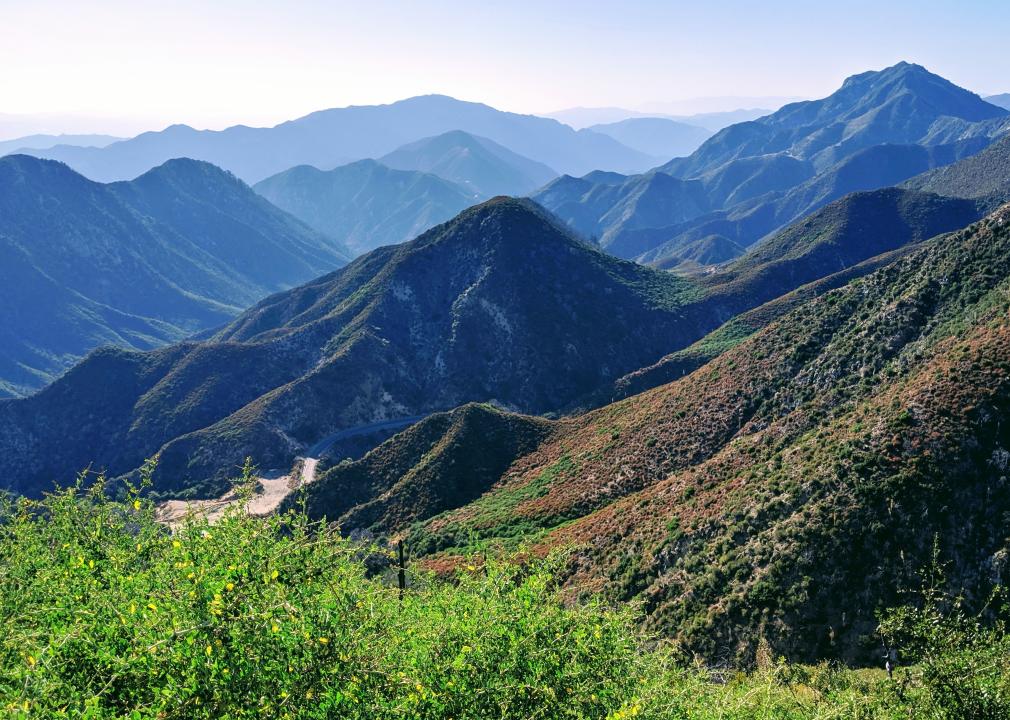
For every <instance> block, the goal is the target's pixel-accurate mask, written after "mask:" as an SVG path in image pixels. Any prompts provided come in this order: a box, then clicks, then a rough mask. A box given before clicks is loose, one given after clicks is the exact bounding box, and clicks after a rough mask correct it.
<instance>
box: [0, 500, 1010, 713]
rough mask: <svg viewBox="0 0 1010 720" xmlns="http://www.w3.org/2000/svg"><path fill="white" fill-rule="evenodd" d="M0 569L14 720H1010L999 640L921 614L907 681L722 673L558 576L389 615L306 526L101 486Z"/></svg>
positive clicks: (35, 523)
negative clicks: (165, 516)
mask: <svg viewBox="0 0 1010 720" xmlns="http://www.w3.org/2000/svg"><path fill="white" fill-rule="evenodd" d="M243 492H247V490H243ZM0 558H3V565H2V566H0V622H2V624H3V628H4V633H3V635H2V636H0V713H2V714H5V715H6V716H7V717H11V718H17V719H19V720H20V719H27V718H43V719H45V720H48V719H49V718H61V717H64V718H86V719H89V720H100V719H102V720H104V719H106V718H128V719H130V720H147V719H154V718H165V719H170V718H180V719H181V718H187V719H189V718H193V719H197V720H199V719H201V718H208V719H209V718H252V717H257V718H292V719H296V718H297V719H302V718H308V719H318V718H350V719H352V720H353V719H355V718H428V719H431V720H435V719H439V720H442V719H447V718H456V719H457V720H459V719H463V718H475V719H476V718H501V719H507V718H516V719H519V718H523V719H525V718H547V719H549V718H599V719H600V720H626V719H627V718H656V719H659V718H664V719H665V718H684V719H689V720H735V719H739V720H745V719H746V720H750V719H752V718H769V719H771V718H775V719H781V720H793V719H797V720H798V719H800V718H803V719H807V718H820V719H824V720H826V719H828V718H837V719H839V720H840V719H842V718H846V719H848V718H865V719H867V720H869V719H871V718H872V719H873V720H877V719H880V718H884V719H886V718H908V717H937V718H954V717H963V718H991V717H1006V716H1007V715H1006V710H1007V707H1008V705H1007V704H1006V703H1007V688H1008V685H1007V682H1006V680H1007V677H1008V672H1007V667H1006V658H1007V657H1008V652H1007V651H1008V644H1007V641H1006V638H1005V635H1004V633H1003V629H1002V627H1001V626H997V627H995V628H991V629H988V630H986V629H983V628H982V627H981V626H980V625H978V624H976V623H966V622H963V621H962V620H956V621H955V620H951V619H950V616H949V615H947V616H943V617H942V618H939V616H937V615H936V614H935V613H933V612H932V611H931V610H929V609H928V608H927V610H925V611H917V610H916V611H913V610H904V611H901V612H900V613H898V614H896V615H895V616H893V619H892V620H889V621H888V622H887V623H885V625H884V627H885V629H886V630H887V631H888V632H894V633H897V632H899V631H900V632H904V633H905V636H906V637H907V638H918V641H919V642H920V645H919V646H917V647H919V650H920V651H921V656H920V659H919V665H917V666H916V667H915V668H913V669H912V670H911V671H903V677H902V679H901V681H900V682H890V681H888V679H887V677H886V675H885V674H884V673H883V671H882V670H850V669H846V668H841V667H837V666H830V665H820V666H815V667H803V666H796V665H789V664H786V663H784V662H781V661H779V662H772V663H771V664H770V665H768V666H766V667H763V668H762V669H760V670H759V671H757V672H754V673H751V674H742V673H733V672H730V673H726V674H720V673H714V674H713V673H712V672H711V671H709V670H707V669H705V668H703V667H701V666H698V665H693V664H691V663H689V662H685V661H684V659H683V658H681V660H680V663H679V664H678V663H676V662H674V658H675V657H676V655H675V653H673V652H672V651H671V650H669V649H668V648H666V647H665V646H664V645H662V644H659V643H657V642H656V641H655V640H650V639H649V638H647V637H645V636H643V635H642V634H641V633H640V632H639V630H638V629H637V628H638V624H637V618H636V617H634V615H633V613H632V611H631V610H629V609H621V610H613V609H608V608H607V607H604V606H603V605H601V604H598V603H588V604H580V605H571V604H566V603H564V602H563V601H562V597H561V595H560V594H559V588H558V587H557V586H556V578H557V577H558V575H557V572H558V571H559V570H560V568H561V565H560V564H559V562H558V561H556V560H552V559H547V560H544V561H533V562H531V561H529V559H528V558H526V559H525V562H523V563H518V562H510V561H509V559H507V558H506V559H504V560H501V561H499V560H494V559H491V560H490V561H488V562H487V563H484V562H477V561H475V562H474V563H473V564H472V565H470V566H464V567H463V568H462V569H461V571H460V572H459V573H458V574H457V575H456V576H455V577H454V578H453V579H451V580H436V579H435V578H434V577H431V576H427V575H425V574H423V573H411V576H410V583H409V586H408V589H407V591H406V593H405V594H404V596H403V599H402V600H400V598H399V592H398V589H397V588H396V586H395V583H389V582H387V579H386V578H385V577H384V573H385V574H390V572H391V570H390V564H389V557H388V552H387V551H386V550H384V549H382V548H378V547H366V546H363V545H362V544H360V543H355V542H352V541H350V540H348V539H344V538H342V537H340V536H339V535H338V534H336V533H334V532H332V531H330V530H328V529H327V528H325V527H320V526H316V525H312V524H311V523H310V522H309V521H308V520H307V519H306V518H305V516H304V515H302V514H300V513H296V512H291V513H287V514H285V515H281V516H275V517H269V518H261V519H257V518H250V517H248V516H247V515H245V513H244V512H243V511H242V510H241V509H240V508H236V509H235V510H233V511H229V512H227V513H225V515H224V517H223V518H221V519H220V520H219V521H218V522H216V523H215V524H213V525H212V524H209V523H207V522H206V521H204V520H202V519H200V518H196V517H194V518H191V519H189V520H188V521H187V522H186V523H184V524H183V525H182V526H181V527H178V528H175V529H174V531H169V530H168V529H167V528H166V527H164V526H162V525H160V524H159V523H158V522H156V520H155V516H154V508H153V506H152V505H151V504H150V503H149V502H148V501H146V500H143V499H141V498H140V497H139V496H138V495H137V492H136V490H134V489H132V488H130V489H128V491H127V492H126V494H125V499H124V500H123V501H113V500H110V499H109V498H108V497H107V496H106V494H105V493H104V491H103V489H102V487H101V483H99V484H98V485H97V486H95V487H94V488H92V489H90V490H85V489H84V488H82V487H81V486H78V487H76V488H73V489H70V490H66V491H64V492H60V493H57V494H55V495H52V496H50V497H48V498H46V499H45V500H43V501H41V502H29V501H26V500H21V501H18V502H17V503H8V504H7V505H6V509H5V510H4V511H3V513H2V516H0ZM377 558H379V559H380V560H381V562H376V559H377ZM367 568H371V570H370V571H369V570H368V569H367ZM908 642H909V643H910V645H909V646H910V647H911V646H912V640H909V641H908ZM980 663H981V665H980ZM1001 713H1002V714H1001Z"/></svg>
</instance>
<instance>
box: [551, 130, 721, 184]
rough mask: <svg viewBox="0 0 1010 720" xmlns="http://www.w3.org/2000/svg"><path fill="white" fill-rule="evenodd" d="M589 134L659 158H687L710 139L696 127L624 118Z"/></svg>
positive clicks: (707, 131) (707, 134)
mask: <svg viewBox="0 0 1010 720" xmlns="http://www.w3.org/2000/svg"><path fill="white" fill-rule="evenodd" d="M589 130H592V131H593V132H598V133H602V134H604V135H609V136H610V137H612V138H614V139H615V140H617V141H619V142H621V143H623V144H624V145H627V146H628V147H630V148H633V149H635V150H638V151H639V152H643V153H645V154H646V155H652V156H653V157H661V158H671V157H681V156H683V155H690V154H691V153H693V152H694V151H695V150H697V149H698V146H699V145H701V144H702V143H703V142H705V141H706V140H708V138H710V137H711V136H712V132H711V131H710V130H706V129H705V128H702V127H698V126H697V125H689V124H687V123H684V122H677V121H676V120H670V119H668V118H659V117H651V118H650V117H644V118H628V119H626V120H620V121H618V122H612V123H605V124H600V125H592V126H590V127H589ZM541 184H543V183H541Z"/></svg>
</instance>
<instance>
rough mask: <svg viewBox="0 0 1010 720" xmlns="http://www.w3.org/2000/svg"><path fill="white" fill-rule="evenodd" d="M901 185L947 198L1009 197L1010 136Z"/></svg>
mask: <svg viewBox="0 0 1010 720" xmlns="http://www.w3.org/2000/svg"><path fill="white" fill-rule="evenodd" d="M902 187H906V188H910V189H912V190H921V191H923V192H932V193H936V194H938V195H947V196H950V197H969V198H972V197H973V198H977V197H986V196H1004V197H1005V196H1010V135H1007V136H1005V137H1004V138H1003V139H1002V140H999V141H997V142H995V143H993V144H992V145H990V146H989V147H987V148H986V149H985V150H983V151H982V152H980V153H978V154H977V155H973V156H972V157H969V158H966V159H964V160H961V161H960V162H956V163H954V164H953V165H948V166H946V167H941V168H937V169H936V170H932V171H930V172H926V173H923V174H922V175H918V176H916V177H914V178H912V179H911V180H908V181H906V182H905V183H903V184H902Z"/></svg>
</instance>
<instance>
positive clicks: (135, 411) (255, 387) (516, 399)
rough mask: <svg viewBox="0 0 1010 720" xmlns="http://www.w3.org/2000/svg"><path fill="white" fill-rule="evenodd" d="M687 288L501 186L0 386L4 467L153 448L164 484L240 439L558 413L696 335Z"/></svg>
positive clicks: (267, 454)
mask: <svg viewBox="0 0 1010 720" xmlns="http://www.w3.org/2000/svg"><path fill="white" fill-rule="evenodd" d="M696 294H697V291H696V287H695V285H694V284H693V283H692V282H691V281H688V280H685V279H682V278H678V277H676V276H674V275H671V274H669V273H662V272H658V271H655V270H650V269H648V268H643V267H641V266H639V265H636V264H634V263H630V262H626V261H621V260H618V259H615V258H613V257H611V256H609V255H607V254H605V253H603V252H601V251H599V250H597V249H596V248H593V247H591V246H589V245H586V244H584V243H583V242H582V241H580V240H578V239H576V238H575V237H574V236H572V235H570V234H569V233H568V232H567V231H565V230H564V229H562V228H561V226H560V225H559V224H557V222H556V221H555V220H554V219H553V218H551V217H550V216H548V215H547V214H546V213H544V212H543V211H542V210H541V209H540V208H538V207H537V206H536V205H534V204H533V203H531V202H530V201H528V200H511V199H504V198H499V199H495V200H492V201H489V202H488V203H485V204H483V205H479V206H476V207H474V208H471V209H468V210H466V211H464V212H463V213H461V214H460V215H459V216H457V217H456V218H455V219H453V220H452V221H451V222H449V223H446V224H444V225H440V226H438V227H435V228H433V229H432V230H430V231H428V232H427V233H425V234H423V235H421V236H420V237H418V238H417V239H415V240H413V241H411V242H408V243H405V244H403V245H399V246H392V247H383V248H380V249H378V250H375V251H373V252H371V253H368V254H366V255H364V256H362V257H360V258H358V259H357V260H355V261H354V262H352V263H350V264H349V265H347V266H346V267H345V268H342V269H340V270H338V271H336V272H335V273H331V274H330V275H326V276H323V277H321V278H319V279H317V280H315V281H312V282H311V283H309V284H307V285H304V286H301V287H299V288H296V289H294V290H290V291H287V292H284V293H280V294H278V295H274V296H272V297H270V298H268V299H267V300H265V301H263V302H261V303H259V304H258V305H256V306H254V307H253V308H251V309H250V310H249V311H247V312H246V313H244V314H243V315H241V316H240V317H239V318H238V319H236V320H235V321H234V322H232V323H231V324H229V325H227V326H226V327H225V328H224V329H222V330H220V331H219V332H217V333H216V334H214V335H213V337H212V338H211V339H210V340H208V341H207V342H203V343H182V344H179V345H174V346H170V347H168V348H164V349H160V350H156V351H154V352H150V353H138V352H127V351H123V350H115V351H112V350H107V351H100V352H97V353H94V354H92V355H91V356H90V357H89V358H87V359H86V360H85V361H83V362H82V363H80V364H79V365H77V366H76V367H75V368H73V369H72V370H70V371H69V372H68V373H67V374H66V375H65V376H64V377H63V378H61V379H60V380H58V381H57V382H55V383H53V384H52V385H50V386H49V387H47V388H46V389H44V390H43V391H41V392H40V393H38V394H36V395H34V396H32V397H30V398H26V399H23V400H16V401H4V402H0V477H3V478H4V482H5V483H7V485H8V487H12V488H14V489H15V490H17V491H22V492H30V493H37V492H38V491H39V490H41V489H42V488H44V487H46V486H47V485H48V483H50V482H51V481H52V480H53V479H54V478H60V477H67V476H70V475H71V474H72V473H74V472H75V471H77V470H79V469H80V468H82V467H84V466H85V465H87V464H88V463H91V462H94V463H95V467H106V468H108V469H109V470H110V472H112V473H113V474H115V475H118V474H121V473H126V472H129V471H132V470H134V469H135V468H137V467H138V466H139V465H140V464H141V463H142V462H143V460H144V458H146V457H150V456H153V455H154V454H155V453H160V458H161V459H160V464H159V470H158V476H157V480H156V485H157V488H156V489H157V490H158V491H159V492H174V493H179V492H182V491H184V490H187V489H188V490H191V491H199V492H201V493H207V492H214V491H217V490H219V489H220V487H221V480H222V479H223V478H224V477H227V476H228V475H229V474H231V473H233V472H234V468H235V466H236V463H239V464H241V462H242V460H243V458H245V457H246V456H249V455H252V456H255V458H256V461H257V462H258V463H259V464H260V467H263V468H287V467H290V464H291V462H292V460H293V458H294V457H295V456H296V455H297V454H300V453H304V452H305V448H306V447H308V446H310V445H312V444H314V443H316V442H318V441H319V440H320V439H321V438H325V437H327V436H329V435H331V434H332V433H336V432H340V431H344V430H347V429H350V428H358V427H360V426H368V425H370V424H374V423H378V422H380V421H383V420H389V419H396V418H403V417H411V416H419V415H425V414H427V413H430V412H434V411H439V410H447V409H450V408H453V407H455V406H458V405H461V404H463V403H466V402H471V401H490V402H494V403H495V404H496V405H498V406H501V407H506V408H510V409H513V410H517V411H521V412H529V413H544V412H548V411H551V410H557V409H559V408H560V407H562V406H564V405H566V404H567V403H569V402H571V401H572V400H573V399H575V398H577V397H579V396H582V395H584V394H585V393H587V392H590V391H592V390H593V389H594V388H596V387H598V386H601V385H603V384H606V383H608V382H611V381H612V380H613V379H615V378H617V377H620V376H622V375H624V374H626V373H628V372H630V371H631V370H633V369H635V368H638V367H641V366H643V365H646V364H648V363H650V362H653V361H655V360H657V359H658V358H659V357H661V356H662V355H664V354H665V353H666V352H668V351H669V349H670V348H671V347H680V346H683V345H685V344H687V343H689V342H691V341H693V340H694V339H696V338H697V337H700V336H701V335H702V334H703V332H704V331H705V329H704V328H703V327H702V326H701V325H700V323H702V320H701V319H700V318H696V317H695V316H694V315H693V314H692V312H690V311H687V310H686V309H685V306H686V304H687V303H689V302H690V301H691V300H692V299H694V298H695V296H696ZM705 322H706V323H707V322H710V321H705ZM706 327H707V325H706ZM99 417H100V418H101V423H100V424H98V423H96V422H94V420H93V419H94V418H99Z"/></svg>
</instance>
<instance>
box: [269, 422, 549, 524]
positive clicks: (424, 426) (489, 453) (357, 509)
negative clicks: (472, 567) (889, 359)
mask: <svg viewBox="0 0 1010 720" xmlns="http://www.w3.org/2000/svg"><path fill="white" fill-rule="evenodd" d="M555 426H556V423H554V422H551V421H549V420H544V419H541V418H534V417H529V416H526V415H515V414H512V413H507V412H504V411H502V410H499V409H497V408H494V407H492V406H489V405H472V404H471V405H464V406H463V407H460V408H457V409H455V410H453V411H452V412H448V413H436V414H434V415H431V416H429V417H427V418H425V419H424V420H422V421H421V422H419V423H417V425H414V426H413V427H411V428H410V429H409V430H405V431H404V432H403V433H401V434H400V435H398V436H396V440H395V441H392V442H388V441H387V442H385V443H383V444H382V445H380V446H379V447H377V448H375V449H374V450H372V451H371V452H369V453H368V454H367V455H366V456H365V457H364V458H362V459H360V460H357V461H354V462H344V463H341V464H339V465H337V466H335V467H333V468H331V469H329V470H328V471H327V472H325V473H324V474H323V475H322V477H321V478H319V479H318V480H317V481H316V482H315V483H313V485H311V486H310V487H309V489H308V491H307V498H308V502H309V503H310V504H311V506H312V508H313V511H315V510H316V509H319V508H325V513H326V514H328V515H329V517H330V518H331V519H332V520H333V521H335V522H337V523H338V524H339V525H341V526H343V527H347V528H369V529H370V530H372V531H375V532H383V531H389V530H390V529H394V528H402V527H406V526H407V525H408V524H410V523H411V522H413V521H414V520H420V519H424V518H429V517H431V516H433V515H436V514H438V513H440V512H442V511H444V510H449V509H452V508H455V507H459V505H461V504H463V503H467V502H470V501H472V500H476V499H477V498H478V497H480V496H481V495H482V494H483V493H485V492H486V491H487V490H488V489H490V488H491V486H492V485H493V484H494V483H495V482H496V481H497V480H498V479H499V478H500V477H501V475H502V473H503V472H504V471H505V470H506V469H507V468H508V466H509V465H510V464H511V462H512V460H513V459H514V458H515V457H517V456H520V455H525V454H526V453H528V452H532V451H533V450H534V449H535V448H536V446H537V445H539V444H540V443H541V442H543V441H545V440H546V439H547V438H548V437H550V435H551V433H552V432H553V431H554V429H555ZM297 502H300V500H296V499H295V498H294V497H293V496H292V497H291V498H290V500H289V501H288V504H289V505H294V504H296V503H297Z"/></svg>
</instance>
